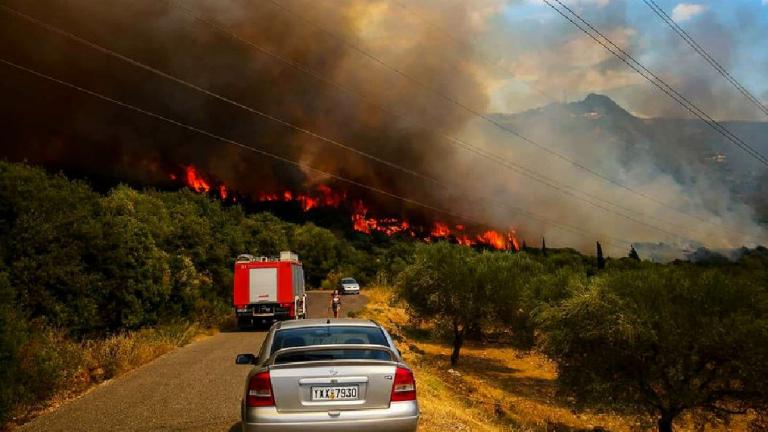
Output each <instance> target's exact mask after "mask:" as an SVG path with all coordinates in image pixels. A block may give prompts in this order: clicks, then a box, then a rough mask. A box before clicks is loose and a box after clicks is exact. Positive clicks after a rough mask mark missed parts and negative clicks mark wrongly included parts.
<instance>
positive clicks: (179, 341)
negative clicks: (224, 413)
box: [0, 324, 218, 430]
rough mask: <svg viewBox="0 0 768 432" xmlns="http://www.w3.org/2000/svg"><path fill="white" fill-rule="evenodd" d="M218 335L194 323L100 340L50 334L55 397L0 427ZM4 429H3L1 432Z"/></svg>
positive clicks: (23, 407) (25, 409)
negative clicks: (55, 367)
mask: <svg viewBox="0 0 768 432" xmlns="http://www.w3.org/2000/svg"><path fill="white" fill-rule="evenodd" d="M216 332H218V330H217V329H215V328H214V329H206V328H201V327H200V326H199V325H197V324H174V325H165V326H161V327H157V328H147V329H141V330H136V331H126V332H121V333H119V334H115V335H112V336H108V337H106V338H103V339H93V340H87V341H85V342H79V343H78V342H74V341H72V340H70V339H68V338H66V337H65V336H63V335H61V334H57V333H53V332H50V334H48V335H47V336H46V338H47V339H46V340H47V345H48V346H47V349H48V350H49V352H50V353H51V356H52V358H55V359H56V361H57V364H59V365H60V366H61V370H60V372H61V375H62V376H61V379H60V380H59V381H58V382H56V383H52V385H55V386H56V389H57V390H56V391H55V392H54V394H53V395H52V396H51V397H50V398H48V399H46V400H42V401H39V402H38V403H37V404H34V405H19V406H17V407H16V410H15V411H16V412H15V418H14V420H13V421H12V422H11V423H9V424H6V425H0V430H5V429H13V428H14V427H15V426H18V425H20V424H23V423H26V422H27V421H29V420H31V419H33V418H34V417H36V416H38V415H40V414H42V413H44V412H48V411H51V410H54V409H55V408H57V407H58V406H60V405H62V404H63V403H65V402H67V401H69V400H71V399H73V398H76V397H78V396H80V395H83V394H85V393H87V392H88V391H89V390H90V389H92V388H93V387H94V386H95V385H97V384H99V383H101V382H104V381H107V380H110V379H113V378H116V377H118V376H120V375H123V374H124V373H126V372H128V371H130V370H132V369H136V368H138V367H140V366H142V365H144V364H146V363H149V362H151V361H152V360H154V359H156V358H158V357H160V356H162V355H163V354H166V353H168V352H170V351H173V350H174V349H176V348H178V347H181V346H184V345H187V344H188V343H190V342H193V341H196V340H198V339H200V338H203V337H206V336H208V335H212V334H215V333H216ZM4 428H5V429H4Z"/></svg>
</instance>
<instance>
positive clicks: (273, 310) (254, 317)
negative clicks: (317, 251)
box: [232, 252, 307, 328]
mask: <svg viewBox="0 0 768 432" xmlns="http://www.w3.org/2000/svg"><path fill="white" fill-rule="evenodd" d="M232 299H233V303H234V307H235V315H236V316H237V325H238V326H239V327H241V328H244V327H249V326H253V325H256V324H266V323H268V322H272V321H276V320H286V319H299V318H305V317H306V314H307V308H306V300H307V296H306V294H305V293H304V269H303V268H302V266H301V262H300V261H299V257H298V255H296V254H295V253H293V252H280V256H279V257H276V258H270V257H255V256H253V255H247V254H244V255H240V256H238V257H237V260H235V280H234V290H233V293H232Z"/></svg>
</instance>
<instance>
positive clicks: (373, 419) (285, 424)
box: [242, 401, 419, 432]
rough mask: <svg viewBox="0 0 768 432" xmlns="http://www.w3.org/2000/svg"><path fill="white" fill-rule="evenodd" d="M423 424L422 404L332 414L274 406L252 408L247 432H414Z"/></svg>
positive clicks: (245, 421) (395, 404)
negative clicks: (421, 415) (285, 410)
mask: <svg viewBox="0 0 768 432" xmlns="http://www.w3.org/2000/svg"><path fill="white" fill-rule="evenodd" d="M418 423H419V406H418V404H417V403H416V402H415V401H413V402H393V403H392V404H390V407H389V408H383V409H368V410H350V411H340V412H338V415H337V416H332V415H330V414H329V413H328V412H326V411H322V412H295V413H278V412H277V410H276V409H275V408H274V407H268V408H267V407H265V408H248V409H246V411H245V418H243V423H242V425H243V432H272V431H280V432H282V431H287V432H291V431H312V432H326V431H328V432H339V431H342V432H344V431H361V430H364V431H366V432H413V431H415V430H416V427H417V426H418Z"/></svg>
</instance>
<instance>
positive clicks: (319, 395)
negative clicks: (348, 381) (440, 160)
mask: <svg viewBox="0 0 768 432" xmlns="http://www.w3.org/2000/svg"><path fill="white" fill-rule="evenodd" d="M356 399H357V386H343V387H312V400H313V401H334V400H356Z"/></svg>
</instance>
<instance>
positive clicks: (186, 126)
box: [0, 58, 631, 244]
mask: <svg viewBox="0 0 768 432" xmlns="http://www.w3.org/2000/svg"><path fill="white" fill-rule="evenodd" d="M0 63H3V64H5V65H6V66H9V67H11V68H14V69H17V70H20V71H23V72H26V73H29V74H31V75H34V76H36V77H38V78H43V79H46V80H48V81H51V82H54V83H56V84H59V85H62V86H64V87H68V88H70V89H73V90H77V91H79V92H81V93H84V94H87V95H89V96H92V97H95V98H97V99H100V100H102V101H106V102H110V103H112V104H115V105H118V106H120V107H122V108H125V109H128V110H131V111H134V112H138V113H141V114H144V115H146V116H149V117H151V118H154V119H156V120H161V121H163V122H166V123H169V124H172V125H174V126H178V127H181V128H183V129H187V130H189V131H192V132H195V133H199V134H201V135H204V136H206V137H209V138H213V139H215V140H217V141H220V142H223V143H226V144H230V145H233V146H236V147H238V148H240V149H243V150H246V151H250V152H255V153H258V154H260V155H262V156H266V157H269V158H272V159H275V160H278V161H280V162H283V163H286V164H289V165H292V166H294V167H297V168H300V169H306V170H311V171H314V172H317V173H319V174H323V175H326V176H328V177H330V178H333V179H335V180H338V181H341V182H344V183H347V184H351V185H353V186H356V187H360V188H363V189H366V190H370V191H372V192H376V193H379V194H382V195H385V196H388V197H390V198H394V199H397V200H400V201H403V202H406V203H409V204H414V205H417V206H419V207H423V208H426V209H429V210H433V211H435V212H439V213H442V214H445V215H448V216H451V217H454V218H458V219H462V220H465V221H468V222H473V223H477V224H484V223H483V222H481V221H478V220H476V219H474V218H471V217H468V216H465V215H461V214H457V213H453V212H451V211H448V210H445V209H442V208H439V207H435V206H432V205H430V204H425V203H422V202H421V201H417V200H414V199H411V198H407V197H403V196H401V195H397V194H394V193H392V192H388V191H386V190H384V189H381V188H378V187H375V186H370V185H367V184H365V183H361V182H358V181H356V180H352V179H349V178H346V177H343V176H340V175H337V174H333V173H330V172H327V171H324V170H321V169H319V168H315V167H313V166H311V165H308V164H305V163H301V162H297V161H294V160H292V159H289V158H285V157H283V156H280V155H277V154H274V153H271V152H268V151H266V150H262V149H258V148H255V147H251V146H248V145H245V144H243V143H241V142H239V141H235V140H233V139H229V138H225V137H222V136H221V135H218V134H215V133H213V132H209V131H207V130H204V129H201V128H198V127H195V126H192V125H189V124H186V123H183V122H181V121H178V120H174V119H172V118H170V117H166V116H163V115H160V114H157V113H154V112H152V111H149V110H146V109H143V108H140V107H137V106H135V105H132V104H129V103H127V102H123V101H120V100H117V99H114V98H111V97H109V96H106V95H103V94H101V93H98V92H95V91H93V90H89V89H86V88H84V87H81V86H78V85H76V84H73V83H70V82H67V81H64V80H61V79H59V78H55V77H53V76H51V75H47V74H44V73H42V72H39V71H37V70H34V69H31V68H28V67H25V66H22V65H19V64H17V63H14V62H12V61H9V60H7V59H4V58H0ZM521 210H522V211H523V212H525V213H527V214H529V215H531V216H532V217H536V218H537V219H540V220H542V221H544V222H546V223H551V224H552V225H553V226H555V227H558V228H560V229H563V230H565V231H569V232H572V233H576V234H579V235H582V236H585V237H588V238H590V239H592V238H595V234H594V233H590V232H588V231H585V230H582V229H579V228H576V227H572V226H570V225H567V224H562V223H559V222H555V221H552V220H547V219H546V218H543V217H541V216H539V215H536V214H535V213H532V212H528V211H527V210H524V209H521ZM597 237H599V236H597ZM616 241H618V242H620V243H624V244H631V243H630V242H629V241H626V240H621V239H610V240H609V243H614V244H615V242H616Z"/></svg>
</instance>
